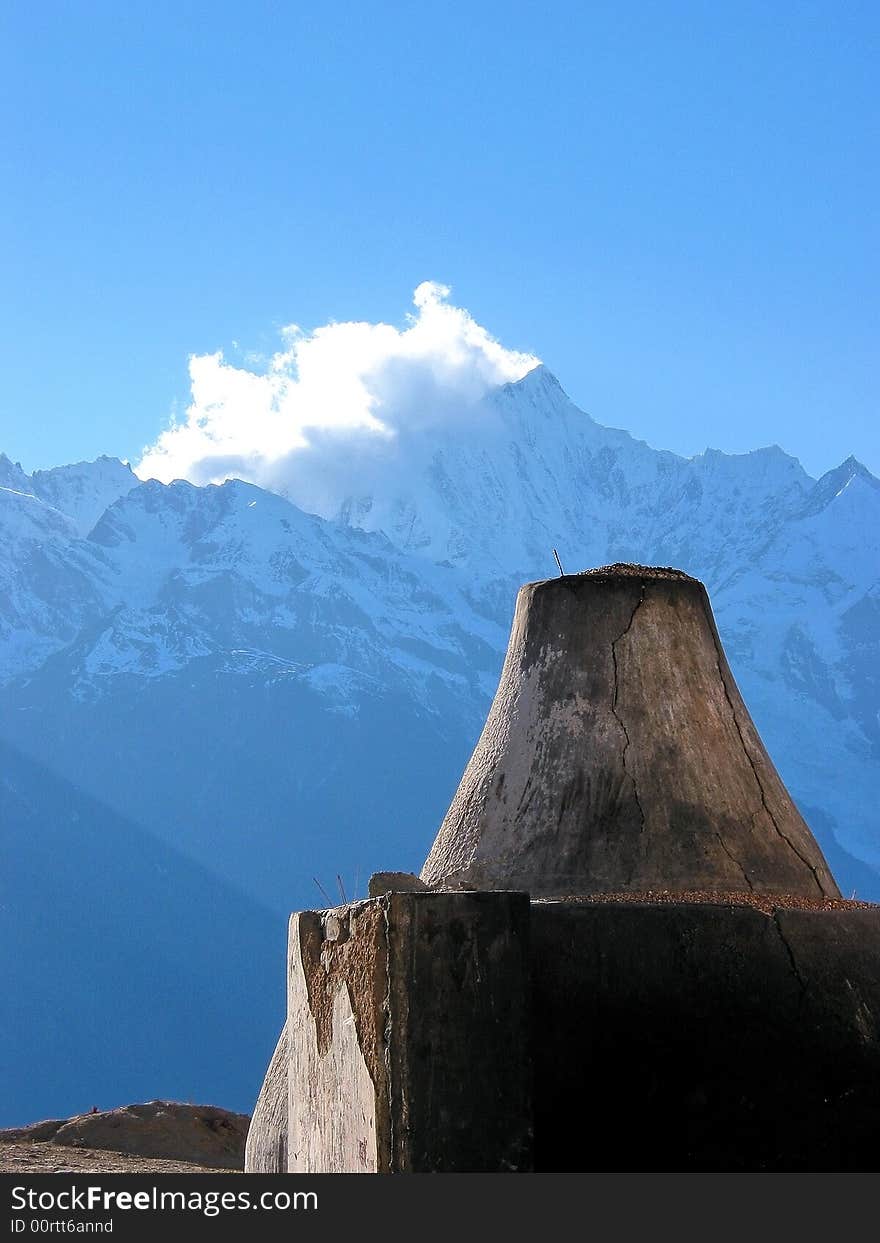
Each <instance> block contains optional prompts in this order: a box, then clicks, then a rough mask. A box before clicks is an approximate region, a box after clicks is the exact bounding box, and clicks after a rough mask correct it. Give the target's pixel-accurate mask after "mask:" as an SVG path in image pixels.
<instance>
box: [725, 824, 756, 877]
mask: <svg viewBox="0 0 880 1243" xmlns="http://www.w3.org/2000/svg"><path fill="white" fill-rule="evenodd" d="M715 836H716V837H717V838H718V841H719V842H720V843H721V849H722V850H723V851H724V853H725V854H726V855H727V857H728V859H732V860H733V862H734V863H735V864H736V866H737V867H738V868H739V870H740V871H741V872H742V874H743V880H744V881H745V882H746V884H747V885H748V887H749V889H751V890H752V892H754V889H755V886H754V885H753V884H752V882H751V881H750V880H749V874H748V872H747V871H746V870H745V868H744V867H743V865H742V864H741V863H740V861H739V859H737V857H736V855H734V854H731V853H730V851H729V850H728V848H727V843H726V842H725V840H724V838H723V837H722V836H721V834H720V833H719V832H718V830H717V829H716V830H715Z"/></svg>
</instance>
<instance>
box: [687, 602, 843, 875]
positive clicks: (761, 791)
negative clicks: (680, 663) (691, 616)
mask: <svg viewBox="0 0 880 1243" xmlns="http://www.w3.org/2000/svg"><path fill="white" fill-rule="evenodd" d="M707 621H708V622H709V629H710V631H711V633H712V641H713V643H714V644H715V664H716V667H717V669H718V676H719V677H720V678H721V685H722V686H723V687H724V697H725V699H726V700H727V706H728V707H729V708H730V715H731V716H732V717H733V723H734V725H735V726H736V732H737V734H738V735H739V741H740V745H741V746H742V749H743V755H744V756H745V757H746V759H747V760H748V762H749V767H750V768H751V770H752V773H753V774H754V778H755V784H756V785H757V787H758V793H759V794H760V795H761V805H762V807H763V809H764V811H765V812H766V814H767V818H768V819H769V821H770V823H771V824H772V825H773V828H774V829H775V830H776V832H777V833H778V834H779V836H780V837H781V838H782V840H783V841H784V842H785V844H786V845H787V846H788V848H789V849H790V850H791V851H792V853H793V854H795V855H797V857H798V858H799V859H800V861H801V863H803V865H804V867H807V868H809V869H810V871H811V872H812V874H813V880H814V881H815V882H816V888H817V889H818V890H819V893H820V894H821V895H822V897H823V898H826V897H827V896H828V895H827V894H826V892H825V889H824V886H823V885H822V882H821V881H820V880H819V874H818V872H817V871H816V869H815V867H814V866H813V864H812V863H810V861H809V859H805V858H804V856H803V855H802V854H801V852H800V851H799V850H798V848H797V846H795V844H794V842H793V841H792V840H791V838H790V837H789V836H788V834H787V833H783V831H782V829H781V828H780V827H779V822H778V821H777V819H776V817H775V816H774V815H773V812H772V811H771V810H770V808H769V806H768V804H767V796H766V794H765V792H764V783H763V781H762V780H761V777H760V774H759V773H758V767H757V765H756V764H755V761H754V759H753V758H752V753H751V751H749V748H748V747H747V746H746V740H745V738H744V736H743V732H742V727H741V726H740V723H739V717H738V716H737V715H736V708H735V707H734V706H733V700H732V699H731V697H730V690H729V688H728V685H727V679H726V678H725V676H724V669H723V667H722V665H721V649H720V647H719V643H718V634H717V632H716V630H715V626H714V624H713V622H712V619H711V617H708V615H707Z"/></svg>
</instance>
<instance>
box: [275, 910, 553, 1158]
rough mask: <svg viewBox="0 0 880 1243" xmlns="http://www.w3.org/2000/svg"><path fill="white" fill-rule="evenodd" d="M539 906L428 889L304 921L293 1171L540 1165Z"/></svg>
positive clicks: (294, 1058)
mask: <svg viewBox="0 0 880 1243" xmlns="http://www.w3.org/2000/svg"><path fill="white" fill-rule="evenodd" d="M528 909H529V908H528V898H527V896H526V895H525V894H516V893H501V894H493V893H480V894H471V893H442V894H438V893H430V892H426V891H422V892H410V893H405V892H404V893H390V894H386V895H385V896H383V897H377V898H372V899H368V900H367V901H364V902H359V903H355V904H351V905H349V906H345V907H339V908H336V909H334V910H331V911H325V912H311V911H306V912H299V913H298V914H295V915H293V916H292V917H291V922H290V943H289V962H288V977H289V994H288V1016H287V1030H288V1041H289V1058H290V1060H289V1067H288V1118H289V1149H288V1169H289V1171H291V1172H297V1173H318V1172H326V1173H333V1172H335V1173H358V1172H359V1173H376V1172H379V1173H384V1172H433V1171H480V1170H522V1169H528V1168H530V1163H531V1095H530V1075H529V1049H528V1026H529V1014H528V989H527V985H526V979H527V969H528V958H527V955H528Z"/></svg>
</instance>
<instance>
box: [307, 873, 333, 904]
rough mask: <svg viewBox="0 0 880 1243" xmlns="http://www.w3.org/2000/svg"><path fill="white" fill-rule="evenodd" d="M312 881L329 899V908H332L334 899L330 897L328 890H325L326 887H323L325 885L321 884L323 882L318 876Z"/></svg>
mask: <svg viewBox="0 0 880 1243" xmlns="http://www.w3.org/2000/svg"><path fill="white" fill-rule="evenodd" d="M312 880H313V881H314V882H315V884H316V885H317V886H318V888H319V889H320V890H321V893H322V894H323V895H324V897H325V898H326V899H327V905H328V906H332V905H333V899H332V898H331V897H330V895H329V893H328V892H327V890H326V889H325V888H324V886H323V885H322V884H321V882H320V881H319V880H318V878H317V876H313V877H312Z"/></svg>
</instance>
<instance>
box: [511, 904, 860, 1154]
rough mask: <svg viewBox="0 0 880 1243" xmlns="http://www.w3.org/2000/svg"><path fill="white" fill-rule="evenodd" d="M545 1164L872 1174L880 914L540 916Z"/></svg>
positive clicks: (536, 946) (537, 963)
mask: <svg viewBox="0 0 880 1243" xmlns="http://www.w3.org/2000/svg"><path fill="white" fill-rule="evenodd" d="M531 936H532V961H533V970H532V990H533V1002H532V1004H533V1011H534V1015H535V1025H536V1033H537V1035H538V1038H537V1039H536V1041H535V1045H534V1058H535V1080H534V1091H535V1166H536V1169H539V1170H542V1171H589V1170H596V1171H600V1170H610V1171H657V1172H674V1171H684V1170H704V1171H708V1170H715V1171H744V1170H754V1171H761V1170H791V1171H796V1170H805V1171H806V1170H810V1171H826V1170H828V1171H831V1170H851V1171H859V1170H861V1171H874V1170H876V1169H877V1167H878V1163H880V1139H878V1137H880V972H878V964H880V908H874V909H872V910H852V909H850V910H814V911H811V910H799V909H787V908H786V907H784V906H778V905H775V906H774V907H773V910H772V914H770V915H767V914H764V913H762V912H761V911H759V910H756V909H754V908H752V907H747V906H738V905H733V904H731V905H728V906H719V905H699V904H681V905H673V904H667V905H651V904H649V903H645V904H623V903H615V904H613V905H590V904H587V903H577V902H536V903H534V904H533V906H532V929H531Z"/></svg>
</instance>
